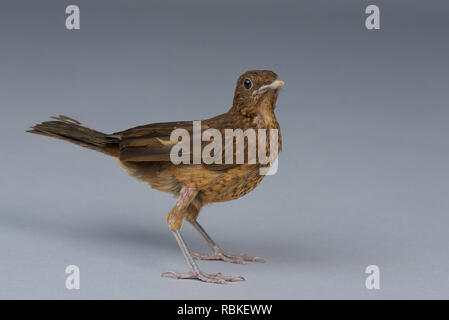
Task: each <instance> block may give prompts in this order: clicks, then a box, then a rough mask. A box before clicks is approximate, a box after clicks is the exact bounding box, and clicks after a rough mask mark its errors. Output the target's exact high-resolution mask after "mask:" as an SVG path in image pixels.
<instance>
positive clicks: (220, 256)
mask: <svg viewBox="0 0 449 320" xmlns="http://www.w3.org/2000/svg"><path fill="white" fill-rule="evenodd" d="M192 256H194V257H195V258H196V259H198V260H221V261H224V262H230V263H238V264H245V263H246V262H247V261H250V262H265V260H264V259H262V258H261V257H249V256H247V255H246V254H245V253H242V254H240V255H238V256H236V255H232V254H227V253H225V252H223V251H222V250H217V251H215V252H214V253H213V254H212V255H201V254H198V253H192Z"/></svg>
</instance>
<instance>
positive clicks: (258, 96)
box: [231, 70, 284, 116]
mask: <svg viewBox="0 0 449 320" xmlns="http://www.w3.org/2000/svg"><path fill="white" fill-rule="evenodd" d="M283 85H284V81H282V80H279V79H278V76H277V74H276V73H274V72H272V71H269V70H251V71H247V72H245V73H244V74H242V75H241V76H240V77H239V78H238V80H237V85H236V87H235V94H234V101H233V106H232V109H231V110H233V111H237V112H240V113H242V114H243V115H245V116H250V115H252V114H255V113H257V112H260V111H261V110H262V109H264V110H266V111H271V112H272V111H273V110H274V108H275V107H276V99H277V97H278V92H279V89H280V88H281V87H282V86H283Z"/></svg>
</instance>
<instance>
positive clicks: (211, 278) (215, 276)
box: [161, 271, 245, 284]
mask: <svg viewBox="0 0 449 320" xmlns="http://www.w3.org/2000/svg"><path fill="white" fill-rule="evenodd" d="M165 275H170V276H172V278H173V279H197V280H200V281H204V282H207V283H215V284H225V283H226V282H234V281H237V280H242V281H244V280H245V278H243V277H242V276H230V277H225V276H223V275H222V273H221V272H217V273H212V274H207V273H204V272H202V271H190V272H188V273H177V272H174V271H165V272H162V274H161V276H165Z"/></svg>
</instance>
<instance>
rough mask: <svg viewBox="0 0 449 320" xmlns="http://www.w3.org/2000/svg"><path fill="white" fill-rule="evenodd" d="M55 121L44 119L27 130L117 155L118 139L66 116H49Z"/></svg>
mask: <svg viewBox="0 0 449 320" xmlns="http://www.w3.org/2000/svg"><path fill="white" fill-rule="evenodd" d="M51 118H52V119H55V120H56V121H45V122H42V123H40V124H36V125H35V126H33V127H31V130H28V131H27V132H31V133H35V134H40V135H44V136H48V137H53V138H57V139H61V140H65V141H68V142H71V143H74V144H77V145H79V146H82V147H85V148H89V149H93V150H96V151H99V152H102V153H105V154H107V155H110V156H115V157H116V156H118V143H119V140H118V139H116V138H113V137H109V136H108V135H107V134H104V133H102V132H99V131H95V130H92V129H90V128H88V127H86V126H84V125H82V124H81V123H80V122H78V121H76V120H73V119H71V118H69V117H66V116H61V115H60V116H57V117H51Z"/></svg>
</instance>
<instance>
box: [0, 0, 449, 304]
mask: <svg viewBox="0 0 449 320" xmlns="http://www.w3.org/2000/svg"><path fill="white" fill-rule="evenodd" d="M72 3H75V4H78V5H79V6H80V9H81V30H79V31H68V30H66V29H65V18H66V15H65V7H66V6H67V5H68V4H72ZM371 3H375V4H377V5H379V6H380V9H381V30H379V31H368V30H366V29H365V28H364V19H365V14H364V9H365V7H366V6H367V5H368V4H371ZM448 17H449V3H448V2H447V1H443V0H442V1H423V0H421V1H381V0H376V1H374V2H372V1H369V2H368V1H359V0H357V1H356V0H354V1H338V3H337V1H331V0H327V1H317V0H313V1H312V0H308V1H295V2H293V1H226V2H225V1H221V2H220V3H215V2H213V3H212V2H211V1H188V2H187V1H179V2H175V1H129V0H127V1H124V0H123V1H17V0H14V1H5V0H3V1H1V3H0V108H1V109H0V110H1V119H0V122H1V124H0V137H1V138H0V150H1V157H0V168H1V170H0V179H1V184H0V298H27V299H28V298H33V299H34V298H62V299H78V298H100V299H102V298H124V299H127V298H138V299H140V298H149V299H154V298H159V299H199V298H202V299H216V298H237V299H257V298H266V299H272V298H273V299H278V298H282V299H297V298H325V299H328V298H360V299H384V298H386V299H389V298H448V297H449V295H448V293H449V251H448V241H449V234H448V227H449V213H448V209H449V197H448V178H449V171H448V163H449V139H448V133H449V128H448V117H449V110H448V98H449V94H448V89H449V86H448V85H449V81H448V80H449V79H448V72H449V60H448V58H449V41H448V31H449V19H448ZM254 68H264V69H271V70H273V71H275V72H276V73H278V74H279V76H280V78H281V79H283V80H284V81H285V82H286V85H285V88H284V89H283V90H282V92H281V94H280V97H279V100H278V108H277V116H278V120H279V122H280V124H281V128H282V133H283V137H284V146H283V153H282V154H281V157H280V163H279V171H278V173H277V174H276V175H274V176H271V177H267V178H266V179H265V180H264V181H263V183H262V184H261V185H260V186H259V187H258V188H257V189H256V190H255V191H253V192H252V193H250V194H248V195H247V196H245V197H244V198H242V199H239V200H237V201H233V202H229V203H220V204H214V205H211V206H209V207H206V208H204V210H203V211H202V214H201V217H200V221H201V223H203V225H204V226H205V227H206V229H207V230H208V231H209V232H210V233H211V235H212V236H213V237H214V238H215V239H216V240H217V242H218V243H219V244H220V245H221V246H222V247H223V248H225V249H227V250H228V251H230V252H233V253H240V252H247V253H248V254H252V255H260V256H262V257H264V258H265V259H266V260H267V263H265V264H257V263H252V264H247V265H244V266H241V265H233V264H225V263H221V262H200V263H201V266H202V268H203V269H204V271H207V272H215V271H222V272H223V273H225V274H233V275H235V274H242V275H244V276H245V277H246V278H247V281H245V282H239V283H232V284H229V285H226V286H216V285H209V284H204V283H201V282H198V281H181V280H172V279H167V278H161V277H160V273H161V272H162V271H164V270H166V269H173V270H176V271H187V266H186V264H185V262H184V260H183V258H182V255H181V253H180V252H179V249H178V247H177V244H176V242H175V240H174V239H173V238H172V236H171V234H170V233H169V231H168V229H167V226H166V223H165V221H164V220H165V215H166V213H167V212H168V211H169V209H170V208H171V207H172V205H173V203H174V199H172V198H171V196H170V195H168V194H164V193H161V192H158V191H155V190H151V189H149V188H148V187H147V186H146V185H145V184H143V183H139V182H137V181H136V180H133V179H132V178H130V177H128V176H127V175H126V173H125V172H124V171H123V170H122V169H121V168H120V167H119V166H118V165H117V163H115V161H114V160H112V159H110V158H107V157H105V156H104V155H102V154H99V153H95V152H93V151H90V150H87V149H81V148H79V147H77V146H74V145H71V144H68V143H63V142H61V141H58V140H53V139H50V138H45V137H40V136H33V135H30V134H26V133H25V132H24V131H25V129H26V128H27V127H28V126H29V125H31V124H34V123H36V122H40V121H44V120H46V119H48V117H49V116H50V115H56V114H65V115H69V116H71V117H73V118H75V119H78V120H80V121H82V122H83V123H85V124H87V125H89V126H91V127H92V128H95V129H97V130H102V131H105V132H113V131H118V130H122V129H126V128H129V127H132V126H136V125H139V124H145V123H150V122H159V121H169V120H191V119H198V118H208V117H211V116H214V115H216V114H219V113H222V112H224V111H226V110H227V109H228V108H229V107H230V105H231V102H232V96H233V90H234V84H235V81H236V79H237V77H238V76H239V74H241V73H243V72H244V71H246V70H249V69H254ZM183 234H184V236H185V239H186V241H187V242H188V243H189V245H190V247H191V248H192V249H194V251H197V252H198V251H199V252H207V247H206V245H205V243H203V241H202V239H200V237H199V236H198V235H197V234H196V233H195V232H194V231H193V230H192V228H191V227H190V226H188V225H185V227H184V228H183ZM69 264H76V265H78V266H79V267H80V268H81V289H80V290H78V291H76V290H72V291H69V290H67V289H66V288H65V286H64V281H65V277H66V275H65V273H64V271H65V267H66V266H67V265H69ZM371 264H375V265H378V266H379V267H380V270H381V290H377V291H370V290H367V289H366V288H365V277H366V276H367V275H366V274H365V273H364V270H365V268H366V266H368V265H371Z"/></svg>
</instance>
